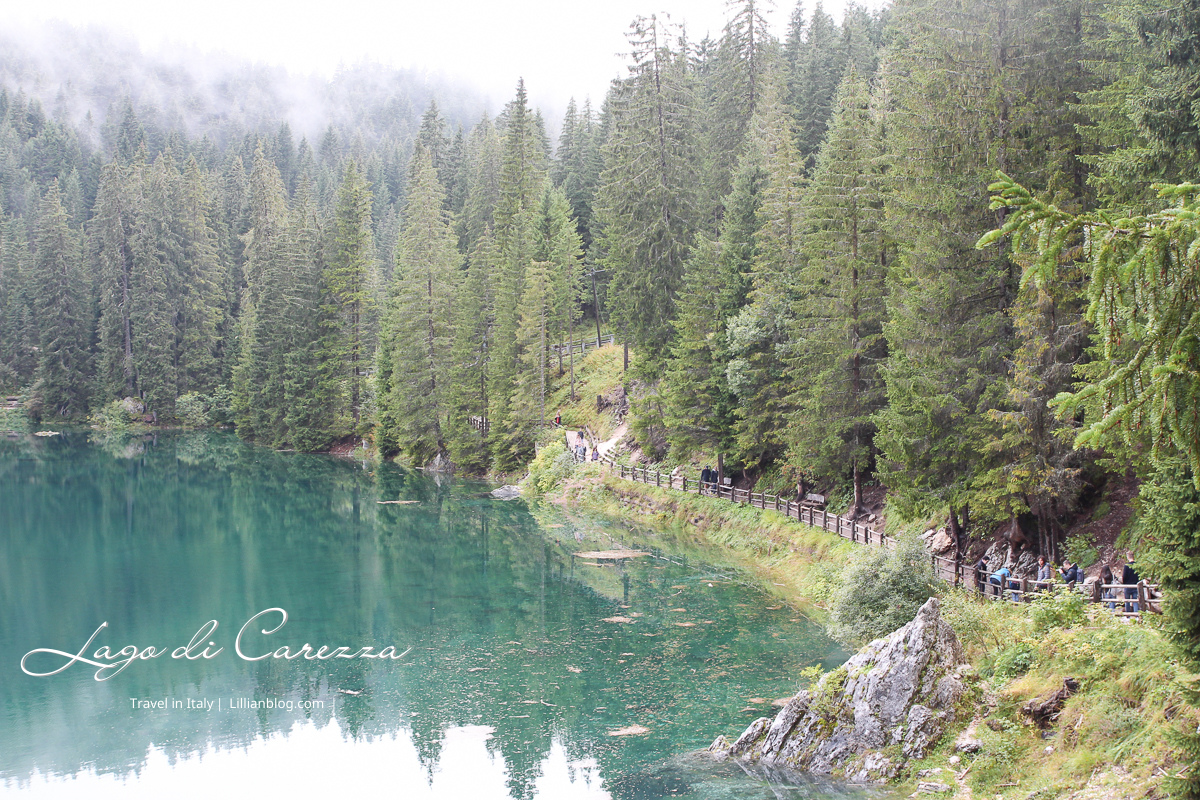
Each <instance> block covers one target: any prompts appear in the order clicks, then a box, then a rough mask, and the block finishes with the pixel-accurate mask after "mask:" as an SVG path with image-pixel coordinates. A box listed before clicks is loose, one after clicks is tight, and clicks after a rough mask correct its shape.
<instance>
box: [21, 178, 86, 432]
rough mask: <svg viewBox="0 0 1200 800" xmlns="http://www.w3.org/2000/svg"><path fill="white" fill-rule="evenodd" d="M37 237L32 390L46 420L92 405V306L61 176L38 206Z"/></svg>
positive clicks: (52, 183)
mask: <svg viewBox="0 0 1200 800" xmlns="http://www.w3.org/2000/svg"><path fill="white" fill-rule="evenodd" d="M36 239H37V252H36V255H35V256H34V260H33V278H34V282H33V285H34V287H35V295H34V303H35V305H34V308H35V311H36V313H37V315H38V320H39V329H40V333H41V335H40V337H39V343H38V344H39V350H38V364H37V383H36V384H35V387H34V392H35V396H36V397H37V400H38V401H39V402H38V405H39V407H40V409H41V411H40V416H41V417H42V418H44V419H49V418H52V417H60V418H61V417H73V416H78V415H80V414H82V413H83V412H84V411H86V410H87V407H88V378H89V374H88V373H89V363H88V362H89V353H88V345H89V340H90V338H91V336H90V332H91V327H92V322H93V320H92V316H91V308H92V306H91V303H90V302H89V298H88V292H87V285H86V283H85V279H84V276H83V265H82V260H83V253H82V241H81V236H80V233H79V231H76V230H73V229H72V228H71V225H70V219H69V217H68V215H67V212H66V209H64V208H63V205H62V196H61V195H60V193H59V190H58V181H57V180H52V181H51V183H50V188H49V189H48V190H47V191H46V194H45V196H44V197H43V198H42V203H41V207H40V208H39V209H38V227H37V235H36Z"/></svg>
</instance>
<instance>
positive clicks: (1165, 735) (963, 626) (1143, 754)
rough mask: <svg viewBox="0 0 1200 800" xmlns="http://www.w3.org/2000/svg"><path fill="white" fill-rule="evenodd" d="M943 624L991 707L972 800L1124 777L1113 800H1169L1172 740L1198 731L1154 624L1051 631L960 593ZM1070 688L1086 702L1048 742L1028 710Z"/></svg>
mask: <svg viewBox="0 0 1200 800" xmlns="http://www.w3.org/2000/svg"><path fill="white" fill-rule="evenodd" d="M1035 611H1036V609H1035ZM943 613H944V616H945V618H946V619H947V621H948V622H949V623H950V624H951V626H952V627H953V628H954V629H955V632H956V633H957V634H958V637H959V641H960V642H961V643H962V645H963V648H964V650H965V651H966V655H967V658H968V660H969V661H970V662H971V663H972V664H973V665H974V666H975V667H976V668H977V670H978V672H979V674H980V675H981V676H982V677H981V681H982V685H983V689H984V694H985V696H986V697H987V698H988V701H987V704H986V706H985V707H983V708H981V709H980V716H982V717H986V720H985V721H986V722H988V723H989V726H980V728H979V730H980V734H981V735H980V739H981V741H982V742H983V748H982V749H981V751H980V753H979V754H978V755H977V756H975V757H974V758H973V760H972V758H971V757H970V756H967V757H966V760H967V763H969V764H970V766H971V771H970V779H969V781H968V782H969V783H970V785H971V786H972V788H973V789H974V791H975V792H976V793H978V794H982V793H986V796H987V797H989V798H990V797H1003V798H1005V799H1006V800H1008V798H1027V797H1038V798H1055V797H1060V796H1063V797H1065V796H1066V795H1068V794H1069V793H1070V792H1072V791H1075V790H1078V789H1080V788H1081V787H1083V786H1084V785H1085V784H1088V782H1089V780H1091V779H1092V778H1093V777H1094V776H1095V774H1097V773H1104V772H1106V771H1110V770H1112V769H1113V768H1114V767H1116V766H1119V767H1121V768H1122V769H1123V770H1126V771H1128V773H1129V776H1128V777H1129V781H1128V784H1127V785H1125V786H1124V788H1123V790H1122V791H1123V792H1125V794H1121V795H1112V796H1114V797H1116V796H1121V797H1131V798H1132V797H1165V796H1167V794H1166V790H1165V789H1164V779H1165V778H1166V777H1167V775H1168V774H1170V773H1172V772H1175V771H1177V770H1178V767H1179V764H1178V763H1177V759H1178V757H1179V750H1178V749H1177V748H1176V746H1175V743H1174V742H1175V738H1174V737H1175V734H1176V733H1178V732H1182V731H1184V730H1195V729H1196V726H1197V724H1198V723H1200V715H1198V714H1197V712H1196V711H1195V710H1194V709H1191V708H1190V707H1188V706H1187V705H1186V704H1185V703H1184V689H1183V686H1184V682H1185V681H1186V680H1188V679H1190V677H1191V676H1189V675H1187V674H1186V673H1185V672H1183V670H1182V669H1181V668H1180V666H1179V664H1178V661H1177V659H1176V656H1175V651H1174V647H1173V646H1172V644H1171V642H1170V641H1169V640H1168V638H1167V636H1166V635H1165V633H1164V631H1163V630H1162V629H1161V627H1160V626H1161V622H1160V620H1159V619H1158V618H1156V617H1152V616H1147V617H1146V618H1145V619H1143V620H1141V621H1138V622H1128V621H1124V620H1121V619H1119V618H1117V617H1115V616H1112V615H1110V614H1107V613H1105V612H1104V611H1103V609H1098V608H1094V607H1092V608H1089V609H1088V613H1087V615H1086V616H1085V617H1084V618H1083V619H1082V620H1079V619H1072V618H1071V617H1070V616H1069V615H1068V616H1066V617H1064V618H1063V622H1064V624H1063V625H1062V626H1055V625H1049V626H1047V624H1046V615H1043V616H1042V617H1041V618H1039V616H1038V615H1037V614H1036V613H1030V609H1028V608H1027V607H1026V608H1022V607H1019V606H1015V605H1012V604H1010V603H993V602H987V601H982V600H979V599H978V598H976V597H973V596H972V595H971V594H969V593H967V592H963V591H959V590H953V591H951V592H949V593H947V595H946V597H945V602H944V604H943ZM1066 678H1073V679H1075V680H1076V681H1078V682H1079V686H1080V688H1079V691H1078V692H1076V693H1075V694H1074V695H1073V696H1071V697H1070V698H1069V699H1068V700H1067V701H1066V703H1065V704H1064V705H1063V708H1062V712H1061V714H1060V715H1059V717H1058V719H1057V720H1056V721H1055V722H1054V724H1053V725H1052V727H1050V728H1049V729H1048V730H1047V731H1045V732H1044V733H1043V731H1041V730H1040V729H1038V728H1037V727H1035V726H1034V725H1032V724H1031V723H1030V720H1028V719H1027V718H1026V715H1024V714H1022V713H1021V708H1022V706H1024V705H1025V704H1026V703H1028V702H1029V701H1031V700H1034V699H1039V698H1045V697H1047V696H1048V695H1049V694H1050V693H1052V692H1054V691H1056V690H1058V689H1059V688H1060V687H1062V685H1063V681H1064V680H1065V679H1066ZM950 755H951V754H950V752H949V750H948V748H947V747H945V746H944V747H943V750H942V752H941V753H940V755H937V756H934V757H933V758H931V759H927V762H928V763H923V764H922V765H921V766H922V767H929V766H931V765H933V766H943V765H945V763H946V760H947V759H948V757H949V756H950ZM959 769H962V766H960V767H959ZM1008 783H1012V784H1016V785H1015V786H1003V784H1008ZM1100 796H1107V795H1100Z"/></svg>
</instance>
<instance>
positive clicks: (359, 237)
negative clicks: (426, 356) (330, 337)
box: [325, 160, 377, 433]
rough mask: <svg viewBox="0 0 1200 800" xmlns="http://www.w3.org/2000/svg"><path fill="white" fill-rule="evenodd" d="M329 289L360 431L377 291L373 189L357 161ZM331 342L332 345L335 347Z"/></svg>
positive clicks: (345, 185) (332, 246)
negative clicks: (338, 326) (372, 211)
mask: <svg viewBox="0 0 1200 800" xmlns="http://www.w3.org/2000/svg"><path fill="white" fill-rule="evenodd" d="M330 236H331V239H330V242H329V256H328V261H327V265H326V271H325V285H326V286H327V288H328V290H329V302H330V303H331V304H332V306H333V308H334V310H335V311H336V313H337V314H338V315H339V317H340V318H341V328H342V337H341V338H342V343H341V345H339V346H336V348H335V349H340V350H341V351H342V353H343V356H342V357H343V363H344V369H345V370H346V374H347V383H348V386H349V393H348V395H349V398H348V399H349V402H350V416H351V418H352V419H353V420H354V426H355V432H356V433H362V432H363V431H362V430H360V429H361V427H362V425H363V424H364V423H365V422H366V419H365V418H364V416H363V402H364V401H365V399H366V398H365V395H364V387H365V386H366V383H367V378H368V370H367V365H368V364H370V360H371V359H370V356H371V348H372V347H373V342H374V336H373V325H374V308H375V293H376V283H377V277H376V265H375V252H374V236H373V234H372V230H371V187H370V186H369V185H368V184H367V181H366V179H365V177H364V176H363V174H362V172H360V171H359V169H358V166H357V165H356V164H355V162H354V161H353V160H351V161H349V162H348V163H347V165H346V170H345V173H344V175H343V177H342V185H341V187H339V189H338V195H337V205H336V207H335V209H334V214H333V225H332V226H331V229H330ZM331 344H332V343H331Z"/></svg>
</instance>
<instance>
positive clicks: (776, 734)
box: [709, 597, 970, 782]
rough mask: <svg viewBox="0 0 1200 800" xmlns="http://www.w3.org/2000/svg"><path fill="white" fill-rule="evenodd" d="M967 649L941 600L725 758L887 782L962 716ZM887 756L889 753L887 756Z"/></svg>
mask: <svg viewBox="0 0 1200 800" xmlns="http://www.w3.org/2000/svg"><path fill="white" fill-rule="evenodd" d="M969 670H970V667H969V666H968V665H966V664H965V663H964V662H963V654H962V648H961V646H960V645H959V643H958V639H957V637H955V635H954V631H953V630H952V629H951V628H950V626H949V625H948V624H947V623H946V622H945V621H944V620H942V617H941V611H940V607H939V605H938V600H937V598H936V597H931V598H930V599H929V600H928V601H927V602H926V603H925V605H923V606H921V609H920V610H919V611H918V612H917V616H916V618H914V619H913V621H912V622H910V623H908V624H907V625H905V626H904V627H902V628H900V629H899V630H898V631H896V632H895V633H893V634H891V635H890V636H886V637H884V638H882V639H876V640H875V641H873V642H871V643H870V644H869V645H867V646H866V647H864V648H863V649H862V650H860V651H859V652H858V654H856V655H855V656H854V657H852V658H851V659H850V660H849V661H847V662H846V663H845V664H844V665H843V666H841V667H839V668H838V669H836V670H834V671H832V672H830V673H829V674H827V675H826V676H825V677H823V678H822V679H821V681H820V682H819V683H818V684H817V686H816V687H815V688H814V689H813V690H812V691H803V692H800V693H799V694H797V695H796V696H795V697H793V698H792V699H791V700H790V701H788V704H787V705H786V706H784V707H783V709H782V710H781V711H780V712H779V713H778V714H777V715H776V716H775V718H774V719H773V720H772V719H769V718H767V717H763V718H761V719H758V720H756V721H755V722H753V723H752V724H751V725H750V727H749V728H747V729H746V731H745V732H744V733H743V734H742V735H741V736H740V737H738V739H737V741H736V742H734V743H733V744H732V745H730V744H728V742H727V741H725V740H723V739H718V740H717V741H716V742H714V743H713V745H712V747H710V748H709V752H711V753H713V754H714V755H716V756H717V757H719V758H727V757H733V758H738V759H741V760H744V761H749V762H761V763H764V764H769V765H778V766H785V767H789V768H792V769H801V770H806V771H808V772H813V773H817V774H825V775H829V774H832V775H841V776H843V777H845V778H847V779H849V780H852V781H856V782H865V781H884V780H887V779H889V778H891V777H893V776H895V774H896V773H897V772H898V771H899V769H900V768H901V767H902V766H903V764H904V762H905V761H907V760H908V759H919V758H923V757H924V756H925V755H926V754H927V753H928V752H929V750H930V749H931V748H932V747H933V745H935V744H936V743H937V741H938V739H940V738H941V736H942V734H943V733H945V732H946V729H947V728H948V727H949V726H950V725H951V724H952V723H954V722H955V721H956V720H957V719H958V717H959V715H960V711H964V712H965V714H966V715H967V716H969V712H970V709H965V710H964V709H963V708H962V707H963V706H964V705H965V703H963V702H962V700H963V697H964V694H965V693H966V686H965V684H964V675H965V674H966V673H967V672H968V671H969ZM885 750H886V751H887V752H886V753H885V752H884V751H885Z"/></svg>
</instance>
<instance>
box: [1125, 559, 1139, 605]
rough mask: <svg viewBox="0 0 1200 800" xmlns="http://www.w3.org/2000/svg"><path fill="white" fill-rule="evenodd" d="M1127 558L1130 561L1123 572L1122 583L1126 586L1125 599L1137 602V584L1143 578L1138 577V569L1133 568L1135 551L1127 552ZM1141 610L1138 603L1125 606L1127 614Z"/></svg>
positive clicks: (1126, 563)
mask: <svg viewBox="0 0 1200 800" xmlns="http://www.w3.org/2000/svg"><path fill="white" fill-rule="evenodd" d="M1125 556H1126V558H1128V561H1126V562H1125V567H1124V569H1122V570H1121V583H1123V584H1125V599H1126V600H1137V596H1138V590H1137V584H1138V583H1139V582H1140V581H1141V578H1139V577H1138V574H1137V568H1136V567H1134V566H1133V551H1132V550H1126V551H1125ZM1139 610H1140V609H1139V608H1138V604H1137V603H1126V604H1125V613H1126V614H1136V613H1138V611H1139Z"/></svg>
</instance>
